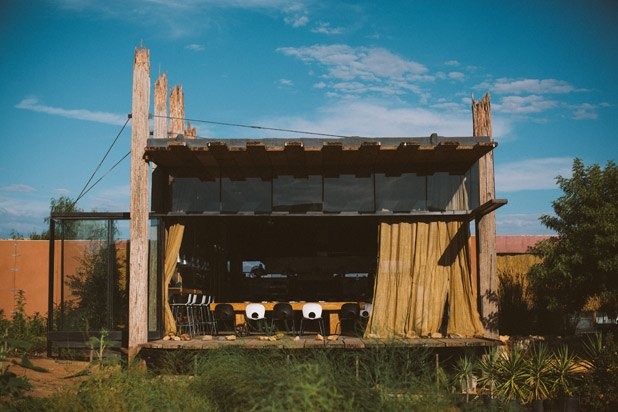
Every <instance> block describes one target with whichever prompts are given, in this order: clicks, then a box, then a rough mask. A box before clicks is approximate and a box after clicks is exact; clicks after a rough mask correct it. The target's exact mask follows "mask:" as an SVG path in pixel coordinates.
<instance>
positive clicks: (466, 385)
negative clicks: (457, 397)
mask: <svg viewBox="0 0 618 412" xmlns="http://www.w3.org/2000/svg"><path fill="white" fill-rule="evenodd" d="M477 366H478V365H477V360H476V359H475V358H474V357H473V356H471V355H469V354H464V355H463V356H462V357H460V358H459V359H457V363H456V365H455V380H456V383H459V384H460V386H461V391H462V393H465V394H466V402H468V401H469V400H470V392H471V391H472V387H473V381H474V380H475V379H476V376H475V373H476V371H477Z"/></svg>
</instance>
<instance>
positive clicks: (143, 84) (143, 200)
mask: <svg viewBox="0 0 618 412" xmlns="http://www.w3.org/2000/svg"><path fill="white" fill-rule="evenodd" d="M149 106H150V52H149V50H148V49H144V48H139V49H136V50H135V58H134V61H133V99H132V104H131V112H132V119H133V121H132V131H131V177H130V180H131V181H130V188H131V199H130V212H131V220H130V225H129V239H130V258H129V328H128V332H129V345H128V346H129V348H128V349H129V357H130V358H132V357H133V356H135V354H136V353H137V351H138V350H139V345H140V344H142V343H146V342H147V341H148V211H149V207H148V195H149V190H148V180H149V179H148V173H149V167H148V163H147V162H146V161H144V158H143V156H144V150H145V148H146V144H147V140H148V134H149V126H148V108H149Z"/></svg>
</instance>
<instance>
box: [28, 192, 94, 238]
mask: <svg viewBox="0 0 618 412" xmlns="http://www.w3.org/2000/svg"><path fill="white" fill-rule="evenodd" d="M49 211H50V215H51V213H75V212H82V210H81V209H79V208H78V207H76V206H75V201H74V200H73V199H71V198H70V197H68V196H60V197H59V198H58V199H56V198H54V197H52V199H51V201H50V204H49ZM49 219H50V217H46V218H45V219H44V221H45V223H46V224H48V225H49ZM74 226H75V225H74V222H65V225H64V227H63V229H64V232H65V238H69V239H70V238H71V237H72V236H73V235H74V232H75V228H74ZM55 232H56V233H55V237H56V239H59V238H60V229H59V228H56V230H55ZM29 237H30V239H32V240H48V239H49V229H48V230H44V231H42V232H41V233H37V232H31V233H30V235H29Z"/></svg>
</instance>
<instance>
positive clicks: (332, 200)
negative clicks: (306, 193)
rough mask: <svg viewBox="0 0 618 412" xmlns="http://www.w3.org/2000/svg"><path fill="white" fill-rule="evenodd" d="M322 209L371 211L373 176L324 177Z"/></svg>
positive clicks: (372, 206) (328, 210)
mask: <svg viewBox="0 0 618 412" xmlns="http://www.w3.org/2000/svg"><path fill="white" fill-rule="evenodd" d="M324 210H325V211H327V212H359V213H361V212H373V211H374V203H373V176H367V177H365V176H362V177H361V176H355V175H339V176H337V177H324Z"/></svg>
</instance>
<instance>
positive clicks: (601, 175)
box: [530, 159, 618, 328]
mask: <svg viewBox="0 0 618 412" xmlns="http://www.w3.org/2000/svg"><path fill="white" fill-rule="evenodd" d="M557 182H558V185H559V186H560V188H561V189H562V191H563V192H564V194H563V195H562V196H561V197H559V198H558V199H557V200H555V201H554V202H552V207H553V209H554V212H555V216H552V215H543V216H541V222H542V223H543V224H544V225H545V226H547V227H548V228H549V229H552V230H554V231H556V232H557V234H558V236H557V237H556V238H552V239H549V240H546V241H544V242H541V243H540V244H539V245H537V247H536V248H535V250H534V252H535V254H536V255H537V256H539V257H541V258H542V259H543V262H542V263H540V264H537V265H535V266H533V268H532V269H531V271H530V277H531V282H532V286H533V288H534V291H535V300H536V302H535V303H536V307H537V308H538V310H539V311H540V312H541V313H542V314H543V315H544V316H545V318H544V319H545V320H546V322H545V324H551V322H552V320H555V319H556V318H561V319H562V320H563V322H562V326H563V328H567V327H568V326H569V325H568V324H567V323H566V319H568V318H565V317H564V316H561V314H563V315H566V316H569V315H573V314H575V313H577V312H579V311H581V310H582V308H583V307H584V305H585V304H586V303H587V302H588V301H589V300H590V299H591V298H598V299H599V302H600V306H599V308H598V309H599V310H601V311H605V312H607V313H609V314H616V313H618V167H617V166H616V164H615V163H614V162H611V161H610V162H608V163H607V165H606V167H605V169H602V168H601V167H600V166H599V165H597V164H593V165H592V166H588V167H586V166H585V165H584V163H583V162H582V161H581V160H580V159H575V161H574V163H573V174H572V177H570V178H567V177H562V176H558V177H557Z"/></svg>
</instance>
